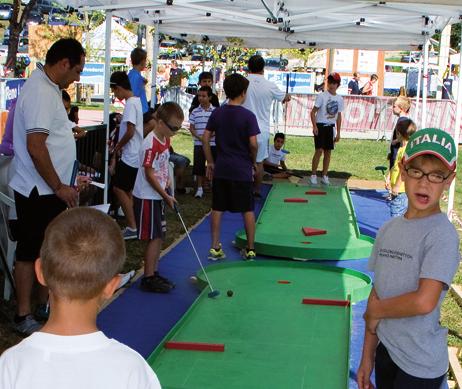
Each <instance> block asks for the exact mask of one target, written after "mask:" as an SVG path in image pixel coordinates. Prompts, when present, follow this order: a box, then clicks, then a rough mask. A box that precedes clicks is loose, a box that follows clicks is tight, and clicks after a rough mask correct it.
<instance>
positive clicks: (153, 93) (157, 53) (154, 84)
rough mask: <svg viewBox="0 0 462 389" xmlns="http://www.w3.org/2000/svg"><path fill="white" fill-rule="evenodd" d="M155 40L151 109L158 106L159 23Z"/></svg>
mask: <svg viewBox="0 0 462 389" xmlns="http://www.w3.org/2000/svg"><path fill="white" fill-rule="evenodd" d="M153 35H154V39H153V42H152V63H151V108H154V107H155V106H156V104H157V93H156V86H157V60H158V58H159V23H158V22H157V21H156V22H155V24H154V34H153Z"/></svg>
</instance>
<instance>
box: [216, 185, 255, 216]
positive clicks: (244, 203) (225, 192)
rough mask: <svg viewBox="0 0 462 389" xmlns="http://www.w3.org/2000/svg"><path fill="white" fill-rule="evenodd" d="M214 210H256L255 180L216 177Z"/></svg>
mask: <svg viewBox="0 0 462 389" xmlns="http://www.w3.org/2000/svg"><path fill="white" fill-rule="evenodd" d="M212 194H213V198H212V209H213V210H214V211H221V212H224V211H229V212H251V211H253V210H254V206H255V204H254V197H253V182H252V181H234V180H225V179H221V178H214V179H213V185H212Z"/></svg>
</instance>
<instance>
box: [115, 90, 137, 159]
mask: <svg viewBox="0 0 462 389" xmlns="http://www.w3.org/2000/svg"><path fill="white" fill-rule="evenodd" d="M128 123H132V124H134V125H135V134H134V135H133V137H132V138H131V139H130V140H129V141H128V143H127V144H126V145H125V146H124V147H123V148H122V161H123V162H124V163H126V164H127V165H128V166H131V167H135V168H139V167H140V165H139V158H138V153H139V151H140V147H141V143H142V142H143V109H142V108H141V100H140V98H139V97H135V96H133V97H130V98H128V99H127V100H126V101H125V108H124V113H123V116H122V122H121V123H120V130H119V139H122V137H123V136H124V135H125V133H126V132H127V124H128Z"/></svg>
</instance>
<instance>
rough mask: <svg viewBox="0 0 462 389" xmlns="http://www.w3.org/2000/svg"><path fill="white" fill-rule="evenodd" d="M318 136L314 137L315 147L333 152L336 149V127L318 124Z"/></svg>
mask: <svg viewBox="0 0 462 389" xmlns="http://www.w3.org/2000/svg"><path fill="white" fill-rule="evenodd" d="M316 126H317V127H318V135H315V136H314V147H315V148H316V149H323V150H333V149H334V125H333V124H322V123H316Z"/></svg>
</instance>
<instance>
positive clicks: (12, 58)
mask: <svg viewBox="0 0 462 389" xmlns="http://www.w3.org/2000/svg"><path fill="white" fill-rule="evenodd" d="M36 3H37V0H30V1H29V3H27V4H26V6H25V7H24V8H23V9H22V10H21V0H13V14H12V16H11V19H10V26H9V28H8V29H9V31H10V35H9V42H8V56H7V58H6V68H7V69H14V68H15V65H16V56H17V54H18V45H19V37H20V35H21V32H22V30H23V29H24V25H25V24H26V21H27V18H28V17H29V14H30V11H31V10H32V9H33V8H34V7H35V4H36ZM21 11H22V12H21Z"/></svg>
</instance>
